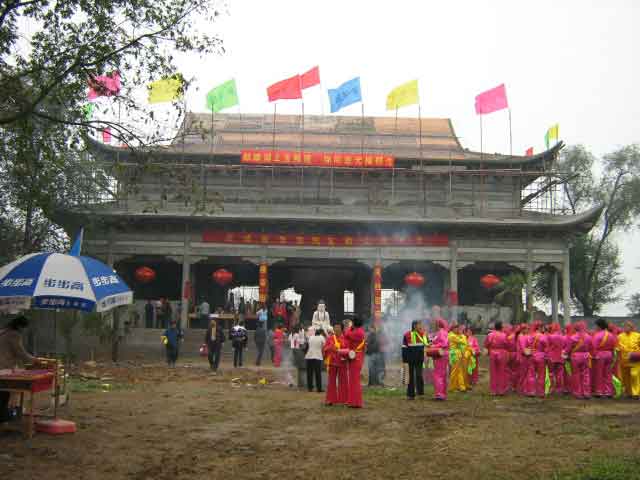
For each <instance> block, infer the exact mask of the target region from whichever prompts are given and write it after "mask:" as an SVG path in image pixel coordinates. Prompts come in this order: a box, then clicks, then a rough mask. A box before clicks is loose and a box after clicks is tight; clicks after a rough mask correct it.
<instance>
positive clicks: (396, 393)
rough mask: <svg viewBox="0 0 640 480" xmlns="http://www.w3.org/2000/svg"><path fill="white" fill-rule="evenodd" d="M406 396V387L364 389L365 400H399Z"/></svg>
mask: <svg viewBox="0 0 640 480" xmlns="http://www.w3.org/2000/svg"><path fill="white" fill-rule="evenodd" d="M406 394H407V389H406V387H365V388H363V389H362V396H363V397H364V398H397V397H404V396H405V395H406ZM426 394H427V392H426V391H425V395H426Z"/></svg>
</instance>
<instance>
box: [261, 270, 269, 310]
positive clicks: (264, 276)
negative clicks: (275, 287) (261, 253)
mask: <svg viewBox="0 0 640 480" xmlns="http://www.w3.org/2000/svg"><path fill="white" fill-rule="evenodd" d="M268 296H269V267H268V265H267V264H266V263H261V264H260V268H259V270H258V300H259V301H260V302H261V303H266V301H267V297H268Z"/></svg>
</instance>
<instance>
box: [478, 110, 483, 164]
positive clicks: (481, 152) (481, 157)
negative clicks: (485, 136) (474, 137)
mask: <svg viewBox="0 0 640 480" xmlns="http://www.w3.org/2000/svg"><path fill="white" fill-rule="evenodd" d="M479 116H480V161H482V160H483V159H484V154H483V152H484V150H483V149H482V114H480V115H479Z"/></svg>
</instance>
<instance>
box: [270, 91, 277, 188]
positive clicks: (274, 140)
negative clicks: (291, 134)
mask: <svg viewBox="0 0 640 480" xmlns="http://www.w3.org/2000/svg"><path fill="white" fill-rule="evenodd" d="M277 105H278V102H277V101H274V102H273V139H272V144H271V182H273V181H274V180H275V179H274V177H275V174H276V171H275V169H274V168H273V158H274V157H275V154H276V107H277ZM272 188H273V187H272Z"/></svg>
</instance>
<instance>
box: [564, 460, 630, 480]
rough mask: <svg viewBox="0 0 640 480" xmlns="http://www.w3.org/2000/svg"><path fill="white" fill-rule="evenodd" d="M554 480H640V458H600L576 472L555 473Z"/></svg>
mask: <svg viewBox="0 0 640 480" xmlns="http://www.w3.org/2000/svg"><path fill="white" fill-rule="evenodd" d="M551 478H552V479H553V480H633V479H640V457H628V456H627V457H625V456H618V455H614V456H609V457H600V458H597V459H595V460H593V461H592V462H591V463H590V464H588V465H586V466H584V467H582V468H580V469H579V470H577V471H574V472H567V473H555V474H553V476H552V477H551Z"/></svg>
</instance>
